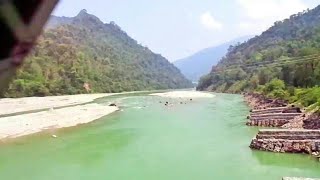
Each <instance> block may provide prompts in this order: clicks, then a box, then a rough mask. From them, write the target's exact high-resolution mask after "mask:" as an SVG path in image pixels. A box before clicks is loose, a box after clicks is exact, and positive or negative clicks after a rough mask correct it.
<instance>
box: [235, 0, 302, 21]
mask: <svg viewBox="0 0 320 180" xmlns="http://www.w3.org/2000/svg"><path fill="white" fill-rule="evenodd" d="M237 2H238V3H239V5H240V6H242V7H243V9H244V11H245V13H246V15H247V16H248V17H249V18H250V19H254V20H273V21H277V20H282V19H285V18H288V17H289V16H290V15H292V14H296V13H298V12H301V11H303V10H305V9H307V5H306V4H304V3H303V2H302V1H301V0H265V1H261V0H260V1H259V0H237Z"/></svg>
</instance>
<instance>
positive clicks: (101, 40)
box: [5, 11, 192, 97]
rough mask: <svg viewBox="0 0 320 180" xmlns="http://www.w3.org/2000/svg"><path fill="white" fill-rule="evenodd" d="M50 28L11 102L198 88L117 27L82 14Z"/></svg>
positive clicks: (12, 90) (16, 81) (21, 74)
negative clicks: (15, 100) (50, 97)
mask: <svg viewBox="0 0 320 180" xmlns="http://www.w3.org/2000/svg"><path fill="white" fill-rule="evenodd" d="M49 27H51V28H50V29H48V30H46V32H45V33H44V35H43V36H42V37H40V39H39V41H38V46H37V47H36V48H35V50H34V51H33V52H32V54H31V55H30V57H29V58H28V60H27V61H26V63H25V64H24V66H23V67H22V69H21V70H20V71H19V72H18V74H17V77H16V78H15V79H14V80H13V82H12V83H11V85H10V87H9V89H8V91H7V92H6V94H5V96H6V97H22V96H47V95H61V94H78V93H87V92H92V93H102V92H106V93H108V92H122V91H137V90H152V89H173V88H187V87H191V86H192V84H191V82H189V81H188V80H187V79H186V78H185V77H184V76H183V75H182V74H181V73H180V71H179V70H178V69H177V68H176V67H174V65H172V64H171V63H169V62H168V61H167V60H166V59H165V58H164V57H162V56H161V55H158V54H154V53H153V52H151V51H150V50H149V49H148V48H146V47H143V46H140V45H138V44H137V42H136V41H135V40H133V39H132V38H130V37H129V36H128V35H127V34H126V33H125V32H124V31H122V30H121V29H120V27H119V26H117V25H116V24H115V23H113V22H112V23H110V24H104V23H102V22H101V21H100V20H99V19H98V18H97V17H95V16H93V15H90V14H87V13H86V11H81V13H80V14H79V15H78V16H76V17H74V18H69V19H67V20H66V19H65V18H61V19H60V18H58V17H54V26H50V24H49ZM84 87H86V88H84Z"/></svg>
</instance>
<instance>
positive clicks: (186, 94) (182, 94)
mask: <svg viewBox="0 0 320 180" xmlns="http://www.w3.org/2000/svg"><path fill="white" fill-rule="evenodd" d="M150 95H152V96H160V97H166V98H212V97H215V95H213V94H211V93H205V92H198V91H171V92H166V93H155V94H150Z"/></svg>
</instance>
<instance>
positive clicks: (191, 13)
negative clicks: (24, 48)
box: [54, 0, 320, 62]
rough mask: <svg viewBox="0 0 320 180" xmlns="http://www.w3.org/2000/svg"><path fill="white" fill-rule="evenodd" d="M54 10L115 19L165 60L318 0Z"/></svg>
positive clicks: (195, 1) (163, 0)
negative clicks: (84, 12) (83, 10)
mask: <svg viewBox="0 0 320 180" xmlns="http://www.w3.org/2000/svg"><path fill="white" fill-rule="evenodd" d="M60 1H61V2H60V4H59V5H58V7H57V8H56V10H55V11H54V15H57V16H67V17H73V16H76V15H77V14H78V13H79V12H80V11H81V10H82V9H86V10H87V12H88V13H90V14H93V15H95V16H97V17H99V18H100V19H101V20H102V21H103V22H105V23H109V22H110V21H115V22H116V24H118V25H119V26H120V27H121V28H122V29H123V30H124V31H126V32H127V33H128V34H129V35H130V36H131V37H132V38H134V39H136V40H137V41H138V42H139V43H141V44H142V45H144V46H147V47H148V48H150V49H151V50H152V51H154V52H155V53H159V54H162V55H163V56H164V57H166V58H168V59H169V61H171V62H173V61H175V60H178V59H181V58H185V57H187V56H190V55H192V54H193V53H195V52H197V51H199V50H202V49H204V48H208V47H212V46H217V45H219V44H222V43H224V42H228V41H230V40H233V39H236V38H239V37H241V36H246V35H260V34H261V33H262V32H263V31H265V30H267V28H268V27H270V26H272V25H273V24H274V22H275V21H279V20H283V19H285V18H288V17H289V16H290V15H292V14H296V13H298V12H302V11H303V10H306V9H308V8H310V9H312V8H314V7H316V6H317V5H319V4H320V2H319V0H60Z"/></svg>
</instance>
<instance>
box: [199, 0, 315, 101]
mask: <svg viewBox="0 0 320 180" xmlns="http://www.w3.org/2000/svg"><path fill="white" fill-rule="evenodd" d="M319 17H320V6H318V7H316V8H315V9H313V10H306V11H304V12H301V13H299V14H295V15H292V16H290V18H288V19H285V20H283V21H279V22H275V24H274V26H272V27H271V28H269V29H268V30H267V31H265V32H263V33H262V34H261V35H260V36H256V37H254V38H252V39H250V40H248V41H247V42H245V43H242V44H239V45H237V46H230V48H229V50H228V53H227V55H226V56H225V57H224V58H222V59H221V61H220V62H219V63H218V65H217V66H214V67H213V68H212V71H211V73H210V74H208V75H206V76H204V77H202V78H201V80H200V83H199V86H198V89H199V90H209V91H216V92H228V93H241V92H245V91H256V92H259V93H262V94H265V95H267V96H269V97H273V98H282V99H287V100H289V101H291V102H296V101H299V102H300V103H301V104H303V105H305V106H309V105H312V104H315V103H318V104H320V88H319V87H318V86H319V85H320V61H319V60H320V18H319Z"/></svg>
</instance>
